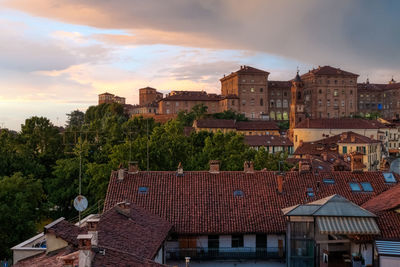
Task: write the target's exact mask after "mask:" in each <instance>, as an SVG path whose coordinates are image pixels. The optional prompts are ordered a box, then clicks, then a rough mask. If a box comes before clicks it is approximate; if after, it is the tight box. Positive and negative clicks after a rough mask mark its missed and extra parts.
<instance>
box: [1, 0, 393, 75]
mask: <svg viewBox="0 0 400 267" xmlns="http://www.w3.org/2000/svg"><path fill="white" fill-rule="evenodd" d="M36 2H37V3H36V4H35V5H31V3H30V1H28V0H12V1H9V2H8V5H9V6H12V7H14V8H18V9H20V10H24V11H27V12H30V13H33V14H35V15H40V16H45V17H51V18H55V19H59V20H62V21H67V22H70V23H77V24H84V25H90V26H94V27H100V28H112V29H125V30H127V31H128V32H132V31H133V32H134V31H135V30H140V34H146V30H151V31H152V32H153V33H154V31H159V34H160V38H159V40H158V39H157V38H156V37H155V36H154V34H153V35H152V36H151V38H148V39H146V38H145V37H138V36H129V35H128V36H107V38H108V39H110V40H112V39H113V37H114V39H115V40H118V39H119V40H120V41H121V38H122V39H123V41H124V42H126V43H129V42H131V43H135V42H140V43H146V41H147V42H150V43H152V42H153V43H162V42H168V43H171V42H172V43H174V44H177V45H180V44H184V45H190V46H194V47H196V46H206V47H207V46H212V47H218V48H235V49H247V50H253V51H261V52H267V53H270V54H276V55H280V56H284V57H287V58H291V59H296V60H300V61H302V62H306V63H309V64H314V65H323V64H332V65H338V66H341V67H342V68H349V69H350V70H357V69H361V68H365V69H366V71H367V70H368V69H370V68H372V67H375V68H376V67H377V66H378V67H379V68H393V67H397V65H398V62H399V60H400V53H398V52H397V49H398V47H399V45H400V21H399V19H398V14H397V12H398V10H399V8H400V2H398V1H395V0H387V1H373V0H352V1H348V0H302V1H292V0H280V1H272V0H270V1H266V0H246V1H238V0H192V1H183V0H146V1H142V0H113V1H107V0H96V1H94V0H91V1H89V0H87V1H82V0H68V1H67V0H59V1H57V4H56V5H55V4H54V1H50V0H38V1H36ZM163 32H164V33H165V34H170V36H172V38H169V39H168V40H165V38H164V37H162V34H163ZM174 34H176V36H179V38H173V36H174ZM183 36H185V37H183ZM199 39H202V40H207V41H199ZM370 66H371V67H370Z"/></svg>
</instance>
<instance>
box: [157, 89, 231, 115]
mask: <svg viewBox="0 0 400 267" xmlns="http://www.w3.org/2000/svg"><path fill="white" fill-rule="evenodd" d="M221 99H222V97H221V96H220V95H217V94H208V93H206V92H205V91H172V92H171V93H169V94H168V95H167V96H166V97H164V98H163V99H161V100H160V101H159V102H158V110H159V113H160V114H178V113H179V111H191V109H192V108H193V107H194V106H196V105H199V104H203V105H205V106H207V108H208V109H207V112H208V113H217V112H219V111H220V108H219V101H220V100H221ZM232 101H236V103H237V99H232Z"/></svg>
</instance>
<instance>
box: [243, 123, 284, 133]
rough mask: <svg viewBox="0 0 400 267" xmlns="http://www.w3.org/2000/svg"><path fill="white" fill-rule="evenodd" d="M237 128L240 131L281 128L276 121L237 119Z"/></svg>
mask: <svg viewBox="0 0 400 267" xmlns="http://www.w3.org/2000/svg"><path fill="white" fill-rule="evenodd" d="M236 129H237V130H238V131H245V130H250V131H251V130H254V131H256V130H259V131H264V130H266V131H267V130H279V127H278V125H277V124H276V122H274V121H237V122H236Z"/></svg>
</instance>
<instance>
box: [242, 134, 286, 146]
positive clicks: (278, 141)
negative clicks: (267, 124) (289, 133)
mask: <svg viewBox="0 0 400 267" xmlns="http://www.w3.org/2000/svg"><path fill="white" fill-rule="evenodd" d="M244 142H245V143H246V144H248V145H249V146H257V147H258V146H264V147H266V146H293V142H292V141H290V139H289V138H287V137H283V136H276V135H247V136H245V137H244Z"/></svg>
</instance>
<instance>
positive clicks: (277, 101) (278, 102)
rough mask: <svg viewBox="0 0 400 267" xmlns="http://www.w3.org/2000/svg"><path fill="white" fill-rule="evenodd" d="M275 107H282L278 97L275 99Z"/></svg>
mask: <svg viewBox="0 0 400 267" xmlns="http://www.w3.org/2000/svg"><path fill="white" fill-rule="evenodd" d="M276 107H277V108H280V107H282V102H281V100H280V99H278V100H276Z"/></svg>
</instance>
